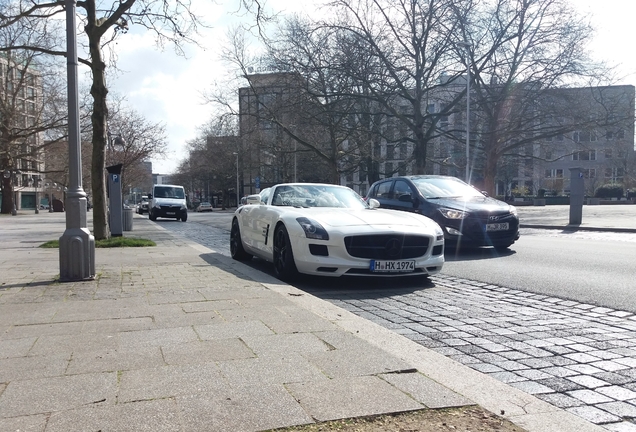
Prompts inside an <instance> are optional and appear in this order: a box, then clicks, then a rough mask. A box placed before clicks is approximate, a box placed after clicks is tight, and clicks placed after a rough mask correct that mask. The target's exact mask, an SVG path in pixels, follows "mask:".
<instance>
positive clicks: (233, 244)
mask: <svg viewBox="0 0 636 432" xmlns="http://www.w3.org/2000/svg"><path fill="white" fill-rule="evenodd" d="M230 254H231V255H232V258H233V259H235V260H237V261H248V260H250V259H252V255H250V254H248V253H247V252H245V249H244V248H243V242H242V241H241V231H240V230H239V224H238V220H236V219H234V220H233V221H232V230H231V231H230Z"/></svg>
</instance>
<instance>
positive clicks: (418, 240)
mask: <svg viewBox="0 0 636 432" xmlns="http://www.w3.org/2000/svg"><path fill="white" fill-rule="evenodd" d="M344 242H345V246H346V248H347V252H348V253H349V255H351V256H353V257H356V258H368V259H383V260H397V259H410V258H416V257H421V256H423V255H426V251H427V250H428V246H429V242H430V238H429V237H427V236H421V235H395V234H377V235H361V236H350V237H345V239H344Z"/></svg>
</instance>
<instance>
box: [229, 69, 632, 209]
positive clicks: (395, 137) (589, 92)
mask: <svg viewBox="0 0 636 432" xmlns="http://www.w3.org/2000/svg"><path fill="white" fill-rule="evenodd" d="M248 80H249V81H250V84H251V85H250V87H247V88H242V89H240V91H239V107H240V114H241V116H240V118H241V123H240V136H241V154H242V155H243V163H242V165H241V166H242V173H243V176H242V178H243V181H242V186H243V189H244V193H245V194H249V193H255V192H257V191H258V190H259V187H260V188H262V187H266V186H269V185H271V184H274V183H277V182H281V181H296V180H298V181H303V180H306V178H307V177H306V176H305V175H301V174H300V173H303V174H304V173H305V172H307V170H311V169H313V170H318V171H320V170H324V167H320V166H319V165H316V164H315V163H314V164H313V166H312V163H311V160H307V159H305V158H299V155H300V154H301V153H300V152H299V151H298V149H299V148H300V147H302V146H300V145H299V144H298V143H297V142H294V139H293V137H292V136H293V135H298V136H301V135H302V136H306V135H308V132H307V131H306V130H305V131H301V130H298V129H301V128H306V129H310V131H309V132H310V133H309V136H312V135H311V134H313V136H316V137H317V142H319V137H320V135H327V134H329V133H330V131H329V130H328V128H326V127H324V126H322V129H321V126H316V125H312V124H310V123H309V122H303V121H300V120H299V118H300V115H299V111H302V110H311V109H313V108H312V107H311V104H307V105H306V106H304V105H303V104H302V103H298V102H297V100H298V98H297V97H296V96H294V95H297V94H298V93H300V92H302V91H303V90H302V83H301V81H300V80H299V79H298V78H297V76H295V75H291V74H281V73H272V74H260V75H253V76H250V77H248ZM492 85H493V86H496V85H497V84H496V83H493V84H492ZM465 88H466V81H465V78H462V77H460V78H459V79H456V80H455V81H453V82H448V83H447V85H444V86H442V87H440V88H438V89H437V90H436V91H435V92H431V94H429V95H427V98H426V104H427V106H426V113H427V115H429V116H430V118H431V119H433V120H434V121H435V122H436V124H435V127H434V129H435V133H434V134H432V135H431V136H430V140H429V142H428V144H427V145H428V158H427V165H426V173H427V174H440V175H450V176H455V177H458V178H462V179H465V178H466V172H467V171H468V172H469V177H468V181H469V182H470V183H472V184H474V185H476V186H478V187H479V186H481V184H482V183H483V179H484V176H485V170H486V169H487V166H488V164H487V158H488V156H487V155H488V154H492V153H489V152H492V146H493V143H494V144H495V145H496V146H498V147H497V148H496V149H495V151H497V152H498V160H497V166H496V177H495V180H496V182H495V187H496V190H495V193H496V194H497V195H499V196H502V197H510V196H512V195H513V194H519V195H522V194H527V195H531V194H532V195H535V194H537V193H538V192H539V190H540V189H543V190H544V191H545V192H546V193H547V194H548V195H550V194H553V195H567V194H568V193H569V169H570V168H573V167H580V168H582V169H583V172H584V175H585V187H586V193H587V194H588V195H593V193H594V191H595V189H596V188H597V187H599V186H601V185H603V184H607V183H618V184H621V185H623V187H624V188H625V189H629V188H632V189H633V188H636V155H635V153H634V99H635V95H634V86H629V85H627V86H607V87H592V88H568V89H546V90H542V89H539V90H538V89H537V86H535V85H525V84H524V85H520V86H519V88H518V89H515V91H513V92H510V94H509V95H507V96H506V97H505V98H503V99H502V100H501V101H500V103H499V106H498V111H497V114H498V118H497V121H498V122H499V123H498V124H496V125H493V122H492V116H491V117H489V116H488V113H486V112H483V111H481V110H480V108H479V105H478V101H479V98H477V97H475V94H474V93H472V92H471V96H472V98H473V100H474V101H475V102H473V104H472V105H471V112H470V124H469V131H468V133H469V136H468V138H469V140H470V147H469V152H468V159H467V158H466V156H467V151H466V134H467V124H466V119H467V110H466V99H465V98H464V99H463V101H462V100H461V98H460V100H459V102H457V100H458V98H457V96H458V95H461V93H462V92H464V91H465ZM290 99H292V100H294V103H289V102H288V101H289V100H290ZM450 101H455V103H454V106H453V107H452V108H451V109H449V104H450V103H451V102H450ZM529 101H530V102H529ZM394 103H395V104H398V105H399V103H400V101H394ZM290 107H292V109H290ZM405 109H408V108H407V107H406V105H405V106H404V107H398V111H399V110H405ZM371 115H376V116H377V118H376V120H375V121H374V124H375V125H376V126H377V130H376V131H375V133H373V134H369V135H368V140H367V142H363V143H362V144H361V143H360V142H356V143H353V142H352V140H351V139H350V138H347V139H343V140H342V142H341V145H340V146H339V147H338V148H337V153H338V154H339V155H340V156H341V157H340V158H339V160H338V170H339V173H340V176H339V183H340V184H343V185H346V186H349V187H351V188H352V189H354V190H355V191H357V192H358V193H359V194H360V195H363V196H364V195H365V194H366V192H367V190H368V188H369V186H370V184H371V183H373V181H374V180H377V179H378V178H385V177H392V176H398V175H410V174H414V162H413V151H414V144H413V140H412V139H409V137H410V136H412V135H409V134H411V131H409V130H408V129H407V128H405V127H404V125H403V124H401V123H400V122H399V121H398V120H397V119H396V117H395V116H394V117H391V116H387V115H386V114H383V110H380V109H378V110H377V112H376V113H371ZM296 116H298V118H297V117H296ZM272 118H276V120H277V121H272V120H271V119H272ZM356 121H357V120H356ZM356 121H353V122H352V124H353V123H355V122H356ZM286 125H289V127H290V128H291V127H295V128H297V130H295V131H292V132H293V133H289V132H290V131H285V130H283V129H284V128H285V126H286ZM467 165H468V169H467ZM259 180H260V181H259ZM257 184H258V187H257Z"/></svg>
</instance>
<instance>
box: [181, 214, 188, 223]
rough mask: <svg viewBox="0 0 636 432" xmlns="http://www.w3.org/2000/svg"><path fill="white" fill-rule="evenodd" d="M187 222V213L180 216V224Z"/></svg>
mask: <svg viewBox="0 0 636 432" xmlns="http://www.w3.org/2000/svg"><path fill="white" fill-rule="evenodd" d="M187 220H188V214H187V213H184V214H182V215H181V222H185V221H187Z"/></svg>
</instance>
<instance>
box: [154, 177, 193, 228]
mask: <svg viewBox="0 0 636 432" xmlns="http://www.w3.org/2000/svg"><path fill="white" fill-rule="evenodd" d="M148 198H149V199H150V205H149V207H150V208H149V209H148V217H149V218H150V220H151V221H155V220H157V218H158V217H161V218H172V219H176V220H181V221H183V222H185V221H187V220H188V207H187V205H186V194H185V189H183V186H177V185H164V184H161V185H154V186H153V187H152V194H150V195H148Z"/></svg>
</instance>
